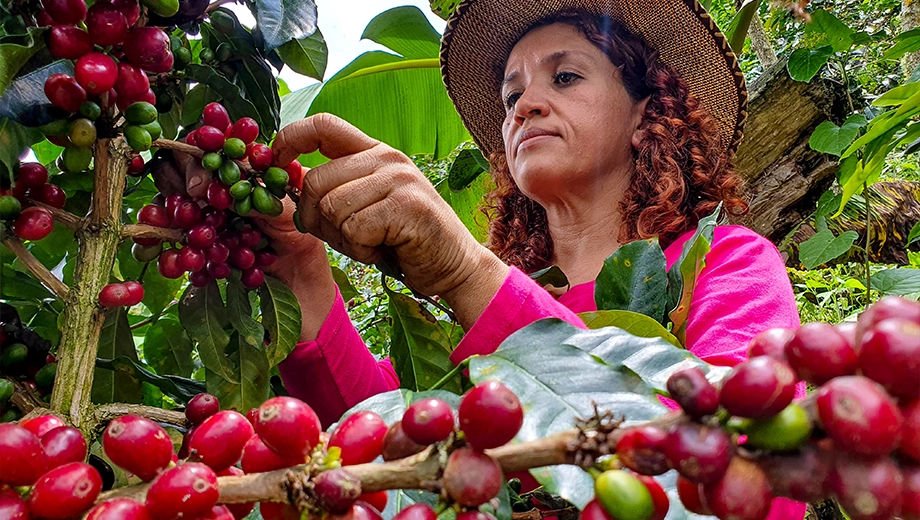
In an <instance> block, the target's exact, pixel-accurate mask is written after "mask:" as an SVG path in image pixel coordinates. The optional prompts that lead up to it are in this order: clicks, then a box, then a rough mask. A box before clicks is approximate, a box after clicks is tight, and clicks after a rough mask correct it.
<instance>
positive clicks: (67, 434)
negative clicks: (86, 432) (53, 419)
mask: <svg viewBox="0 0 920 520" xmlns="http://www.w3.org/2000/svg"><path fill="white" fill-rule="evenodd" d="M41 443H42V449H43V450H44V451H45V457H46V460H47V463H48V465H47V467H48V468H56V467H58V466H63V465H64V464H67V463H68V462H83V460H84V459H85V458H86V450H87V446H86V439H84V438H83V434H82V433H80V430H78V429H76V428H73V427H71V426H61V427H58V428H55V429H53V430H51V431H49V432H48V433H46V434H45V435H43V436H42V438H41Z"/></svg>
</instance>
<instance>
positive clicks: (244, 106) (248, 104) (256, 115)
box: [182, 63, 274, 139]
mask: <svg viewBox="0 0 920 520" xmlns="http://www.w3.org/2000/svg"><path fill="white" fill-rule="evenodd" d="M185 75H186V77H188V79H190V80H192V81H196V82H198V83H199V85H198V86H201V85H205V86H207V87H208V89H209V90H211V91H212V92H214V93H216V94H217V95H218V96H220V99H221V100H222V101H223V105H224V106H225V107H226V108H227V112H228V113H229V114H230V118H231V119H233V120H234V121H235V120H237V119H240V118H242V117H251V118H253V119H255V120H256V123H258V124H259V132H260V133H261V134H262V136H263V137H265V138H266V139H268V138H269V137H271V135H272V134H273V133H274V130H271V131H269V128H270V127H272V126H273V125H272V122H271V121H272V119H271V116H270V115H265V116H263V114H262V113H261V112H260V111H259V110H258V109H257V108H256V105H254V104H253V102H252V101H250V100H248V99H246V98H244V97H243V95H242V91H241V90H240V87H238V86H237V85H234V84H233V83H231V82H230V80H228V79H227V78H225V77H224V76H222V75H221V74H220V73H218V72H217V71H216V70H214V69H213V68H211V67H209V66H207V65H199V64H197V63H192V64H190V65H189V66H188V67H186V69H185ZM196 88H197V87H196ZM193 90H194V89H193ZM199 96H201V97H199ZM189 98H191V99H190V100H189V101H188V102H187V103H186V104H192V103H194V105H193V106H194V107H195V108H189V109H188V110H184V111H183V114H182V122H183V123H189V124H193V123H194V122H196V121H197V120H198V117H201V114H200V113H198V117H195V118H194V119H193V118H192V116H193V115H195V113H197V106H198V102H199V99H200V100H202V101H204V100H206V99H210V96H208V95H207V92H202V95H199V94H196V95H195V97H192V93H191V92H190V93H189ZM201 107H202V109H204V104H202V105H201Z"/></svg>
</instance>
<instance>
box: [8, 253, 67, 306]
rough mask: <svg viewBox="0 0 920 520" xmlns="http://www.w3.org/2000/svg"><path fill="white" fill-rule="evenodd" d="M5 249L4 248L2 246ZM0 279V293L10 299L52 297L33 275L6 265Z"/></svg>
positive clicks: (42, 298)
mask: <svg viewBox="0 0 920 520" xmlns="http://www.w3.org/2000/svg"><path fill="white" fill-rule="evenodd" d="M3 249H4V251H6V248H3ZM0 274H2V276H0V279H2V280H3V283H0V295H2V296H3V298H4V299H11V300H33V299H34V300H44V299H47V298H54V295H53V294H51V291H49V290H48V289H45V286H44V285H42V284H41V283H40V282H39V281H38V280H36V279H35V277H33V276H31V275H29V274H26V273H23V272H20V271H17V270H15V269H13V268H12V267H10V266H8V265H4V266H3V270H2V272H0Z"/></svg>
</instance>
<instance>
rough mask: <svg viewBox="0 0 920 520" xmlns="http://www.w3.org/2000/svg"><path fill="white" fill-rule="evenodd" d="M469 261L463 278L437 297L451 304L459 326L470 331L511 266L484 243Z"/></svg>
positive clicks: (502, 282)
mask: <svg viewBox="0 0 920 520" xmlns="http://www.w3.org/2000/svg"><path fill="white" fill-rule="evenodd" d="M478 247H479V250H478V251H477V254H476V255H475V259H474V260H473V261H472V262H470V263H469V264H468V266H469V267H468V269H467V272H466V274H465V276H464V277H463V278H462V281H461V282H460V283H458V284H457V285H455V286H454V287H453V288H451V289H450V290H447V291H444V292H443V293H442V294H441V295H440V296H441V297H442V298H444V300H445V301H447V303H448V304H449V305H450V307H451V309H452V310H453V311H454V313H455V314H456V316H457V320H458V321H459V322H460V325H461V326H462V327H463V328H464V329H465V330H469V329H470V327H472V326H473V324H474V323H475V322H476V320H478V319H479V316H480V315H482V312H483V311H484V310H485V308H486V307H487V306H488V305H489V302H491V301H492V298H493V297H494V296H495V294H496V293H497V292H498V290H499V289H500V288H501V286H502V284H504V282H505V278H507V277H508V270H509V269H510V268H509V267H508V266H507V265H506V264H505V263H504V262H502V261H501V259H499V258H498V257H497V256H495V254H494V253H492V252H491V251H489V250H488V249H486V248H485V247H483V246H478Z"/></svg>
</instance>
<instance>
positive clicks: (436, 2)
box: [429, 0, 460, 20]
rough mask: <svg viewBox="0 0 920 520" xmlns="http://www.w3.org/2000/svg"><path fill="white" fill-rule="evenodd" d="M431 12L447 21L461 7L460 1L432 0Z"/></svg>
mask: <svg viewBox="0 0 920 520" xmlns="http://www.w3.org/2000/svg"><path fill="white" fill-rule="evenodd" d="M429 4H430V5H431V12H433V13H434V14H436V15H438V16H440V17H441V18H443V19H445V20H447V19H448V18H450V15H451V13H453V12H454V10H455V9H456V8H457V6H458V5H460V0H430V2H429Z"/></svg>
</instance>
